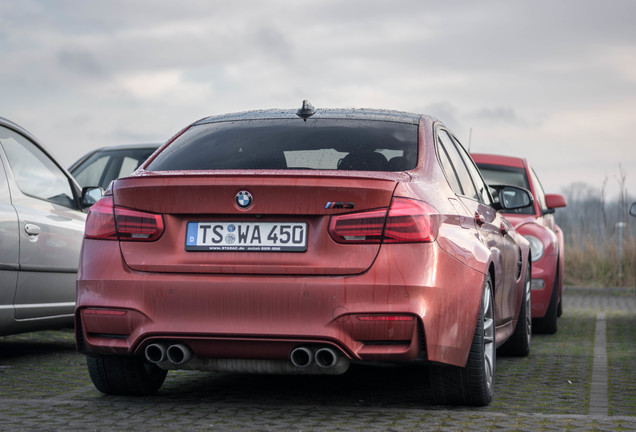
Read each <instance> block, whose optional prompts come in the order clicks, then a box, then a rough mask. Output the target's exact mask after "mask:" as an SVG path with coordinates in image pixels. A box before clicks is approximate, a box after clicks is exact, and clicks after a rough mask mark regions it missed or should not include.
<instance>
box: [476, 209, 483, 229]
mask: <svg viewBox="0 0 636 432" xmlns="http://www.w3.org/2000/svg"><path fill="white" fill-rule="evenodd" d="M475 223H476V224H477V225H479V226H482V225H483V224H485V223H486V219H485V218H484V217H483V216H482V215H480V214H479V213H477V212H475Z"/></svg>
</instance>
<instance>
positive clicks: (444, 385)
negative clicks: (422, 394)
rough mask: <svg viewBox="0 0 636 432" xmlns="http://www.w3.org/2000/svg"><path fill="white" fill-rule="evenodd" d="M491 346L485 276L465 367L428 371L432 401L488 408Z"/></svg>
mask: <svg viewBox="0 0 636 432" xmlns="http://www.w3.org/2000/svg"><path fill="white" fill-rule="evenodd" d="M495 346H496V345H495V310H494V305H493V293H492V281H491V279H490V276H487V277H486V281H485V282H484V288H483V294H482V300H481V306H480V308H479V318H478V320H477V326H476V328H475V334H474V336H473V342H472V345H471V347H470V353H469V355H468V361H467V362H466V366H465V367H457V366H431V367H430V368H429V374H430V381H431V387H432V390H433V399H434V400H435V402H436V403H438V404H450V405H473V406H485V405H488V404H489V403H490V402H491V401H492V398H493V395H494V393H495V361H496V356H497V354H496V350H495Z"/></svg>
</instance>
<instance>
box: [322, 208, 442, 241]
mask: <svg viewBox="0 0 636 432" xmlns="http://www.w3.org/2000/svg"><path fill="white" fill-rule="evenodd" d="M387 213H388V214H387ZM438 219H439V213H438V212H437V210H435V209H434V208H433V207H431V206H430V205H428V204H426V203H424V202H422V201H416V200H412V199H408V198H395V199H394V200H393V203H392V204H391V208H390V209H388V210H387V209H377V210H369V211H365V212H359V213H349V214H344V215H338V216H332V217H331V221H330V222H329V234H330V235H331V237H332V238H333V239H334V240H335V241H336V242H338V243H381V242H383V243H422V242H431V241H434V240H435V238H436V237H437V224H438Z"/></svg>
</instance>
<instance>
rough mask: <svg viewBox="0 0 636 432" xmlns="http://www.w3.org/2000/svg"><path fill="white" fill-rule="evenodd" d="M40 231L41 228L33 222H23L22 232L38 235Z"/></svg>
mask: <svg viewBox="0 0 636 432" xmlns="http://www.w3.org/2000/svg"><path fill="white" fill-rule="evenodd" d="M41 231H42V230H41V229H40V227H39V226H37V225H35V224H31V223H28V224H24V232H26V233H27V234H28V235H30V236H36V235H39V234H40V232H41Z"/></svg>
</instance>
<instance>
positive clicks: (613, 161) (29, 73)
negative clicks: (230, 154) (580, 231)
mask: <svg viewBox="0 0 636 432" xmlns="http://www.w3.org/2000/svg"><path fill="white" fill-rule="evenodd" d="M635 20H636V1H633V0H621V1H617V0H603V1H596V0H569V1H558V0H550V1H543V0H531V1H474V0H461V1H452V0H445V1H423V0H391V1H377V0H363V1H345V0H342V1H335V0H320V1H308V0H288V1H273V0H262V1H241V0H228V1H225V0H223V1H216V0H201V1H188V0H180V1H163V0H151V1H132V0H125V1H119V0H104V1H86V0H66V1H62V0H56V1H48V0H40V1H38V0H2V2H1V3H0V53H1V55H2V65H1V66H0V116H2V117H6V118H8V119H10V120H12V121H14V122H16V123H18V124H20V125H22V126H23V127H25V128H26V129H28V130H29V131H31V132H32V133H33V134H34V135H36V136H37V137H38V138H39V139H40V140H41V141H42V142H44V144H45V145H46V146H47V147H48V148H49V149H50V150H52V151H53V153H54V154H55V155H56V156H57V157H58V159H60V160H61V162H62V163H63V164H65V165H67V166H68V165H70V164H71V163H72V162H74V161H75V160H76V159H77V158H79V157H80V156H81V155H82V154H83V153H85V152H87V151H88V150H91V149H93V148H96V147H101V146H106V145H115V144H125V143H139V142H162V141H165V140H166V139H167V138H169V137H170V136H171V135H173V134H174V133H175V132H177V131H178V130H180V129H181V128H182V127H184V126H186V125H187V124H189V123H191V122H192V121H195V120H198V119H199V118H202V117H205V116H208V115H213V114H221V113H225V112H235V111H243V110H248V109H259V108H296V107H299V106H300V104H301V101H302V100H303V99H309V100H310V101H311V102H312V103H313V104H314V106H316V107H317V108H320V107H333V108H347V107H352V108H388V109H397V110H403V111H413V112H418V113H424V114H431V115H433V116H435V117H438V118H439V119H440V120H442V121H443V122H444V123H446V124H447V125H448V126H449V127H450V128H451V129H452V130H453V131H454V132H455V134H456V135H457V136H458V137H459V138H460V140H462V142H463V144H464V146H466V147H468V145H469V141H470V150H471V151H475V152H489V153H501V154H508V155H518V156H524V157H527V158H528V159H529V160H530V162H531V164H533V165H534V167H535V170H536V171H537V173H538V175H539V177H540V178H541V179H542V182H543V184H544V188H545V189H546V192H556V193H561V192H563V190H564V188H565V187H567V186H568V185H571V184H572V183H574V182H586V183H589V184H590V185H594V186H596V187H599V188H600V186H601V184H602V183H603V180H604V179H605V178H607V179H608V180H607V187H608V193H609V194H610V195H611V194H615V193H616V192H617V190H618V188H617V185H618V181H617V179H618V177H619V164H620V165H621V167H622V169H623V171H624V172H625V173H626V174H627V190H628V192H629V193H630V194H631V195H632V196H633V195H636V148H635V147H636V143H635V141H636V130H635V129H636V23H635Z"/></svg>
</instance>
